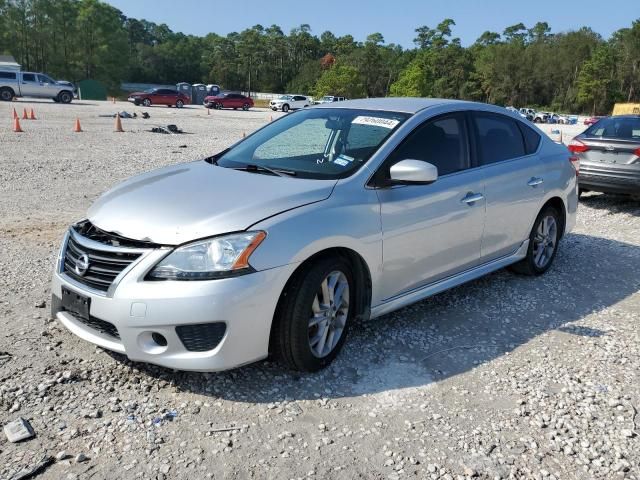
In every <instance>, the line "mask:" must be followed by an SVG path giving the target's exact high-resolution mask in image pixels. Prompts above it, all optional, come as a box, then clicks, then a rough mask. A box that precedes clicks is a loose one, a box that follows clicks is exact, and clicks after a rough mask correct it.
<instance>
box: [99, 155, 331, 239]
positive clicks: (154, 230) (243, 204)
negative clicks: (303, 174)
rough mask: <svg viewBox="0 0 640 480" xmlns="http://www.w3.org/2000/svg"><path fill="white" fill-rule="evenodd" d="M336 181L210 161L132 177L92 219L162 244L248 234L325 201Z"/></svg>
mask: <svg viewBox="0 0 640 480" xmlns="http://www.w3.org/2000/svg"><path fill="white" fill-rule="evenodd" d="M336 182H337V180H311V179H302V178H291V177H277V176H271V175H263V174H259V173H250V172H244V171H238V170H233V169H229V168H223V167H218V166H214V165H211V164H210V163H207V162H205V161H198V162H192V163H185V164H180V165H175V166H171V167H166V168H162V169H160V170H155V171H152V172H149V173H145V174H142V175H138V176H136V177H132V178H130V179H128V180H126V181H125V182H123V183H121V184H119V185H117V186H116V187H115V188H113V189H111V190H109V191H108V192H106V193H105V194H103V195H102V196H101V197H100V198H98V200H96V202H95V203H94V204H93V205H92V206H91V208H90V209H89V212H88V218H89V220H90V221H91V223H93V224H94V225H96V226H97V227H98V228H100V229H102V230H105V231H107V232H112V233H115V234H117V235H120V236H123V237H126V238H131V239H134V240H143V241H150V242H154V243H159V244H163V245H178V244H181V243H185V242H188V241H191V240H196V239H199V238H204V237H210V236H214V235H220V234H223V233H228V232H236V231H240V230H245V229H247V228H249V227H250V226H251V225H253V224H255V223H257V222H259V221H260V220H263V219H265V218H267V217H271V216H273V215H277V214H278V213H281V212H284V211H286V210H291V209H293V208H296V207H300V206H302V205H307V204H309V203H315V202H319V201H322V200H325V199H326V198H328V197H329V196H330V195H331V192H332V190H333V187H334V186H335V184H336Z"/></svg>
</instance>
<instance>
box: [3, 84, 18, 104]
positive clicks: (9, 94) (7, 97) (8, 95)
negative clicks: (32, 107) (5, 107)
mask: <svg viewBox="0 0 640 480" xmlns="http://www.w3.org/2000/svg"><path fill="white" fill-rule="evenodd" d="M13 97H15V93H14V92H13V90H12V89H10V88H9V87H5V88H0V100H2V101H4V102H10V101H11V100H13Z"/></svg>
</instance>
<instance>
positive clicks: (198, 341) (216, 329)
mask: <svg viewBox="0 0 640 480" xmlns="http://www.w3.org/2000/svg"><path fill="white" fill-rule="evenodd" d="M226 331H227V324H226V323H224V322H214V323H199V324H195V325H179V326H177V327H176V334H177V335H178V338H180V341H181V342H182V344H183V345H184V348H186V349H187V350H189V351H190V352H207V351H209V350H213V349H214V348H216V347H217V346H218V344H219V343H220V342H221V341H222V338H223V337H224V334H225V333H226Z"/></svg>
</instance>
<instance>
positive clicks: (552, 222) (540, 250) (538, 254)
mask: <svg viewBox="0 0 640 480" xmlns="http://www.w3.org/2000/svg"><path fill="white" fill-rule="evenodd" d="M561 227H562V223H561V220H560V214H559V213H558V211H557V210H556V209H555V208H553V207H551V206H549V207H546V208H544V209H543V210H542V211H541V212H540V214H539V215H538V218H537V219H536V222H535V223H534V225H533V228H532V230H531V235H530V236H529V248H528V249H527V256H526V257H525V258H524V259H523V260H521V261H520V262H518V263H516V264H515V265H513V266H512V269H513V270H514V271H516V272H518V273H522V274H525V275H541V274H543V273H544V272H546V271H547V270H549V268H550V267H551V264H552V263H553V260H554V259H555V257H556V253H557V252H558V243H559V242H560V236H561V233H562V231H561Z"/></svg>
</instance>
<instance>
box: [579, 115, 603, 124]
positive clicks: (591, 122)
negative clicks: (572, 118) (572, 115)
mask: <svg viewBox="0 0 640 480" xmlns="http://www.w3.org/2000/svg"><path fill="white" fill-rule="evenodd" d="M601 118H604V117H589V118H587V119H585V121H584V124H585V125H593V124H594V123H596V122H597V121H598V120H600V119H601Z"/></svg>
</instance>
